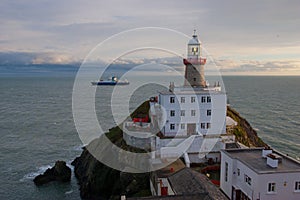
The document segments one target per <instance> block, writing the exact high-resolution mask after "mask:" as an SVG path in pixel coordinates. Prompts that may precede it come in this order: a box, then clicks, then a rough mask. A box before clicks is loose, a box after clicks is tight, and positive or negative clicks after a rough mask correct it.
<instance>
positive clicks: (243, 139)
mask: <svg viewBox="0 0 300 200" xmlns="http://www.w3.org/2000/svg"><path fill="white" fill-rule="evenodd" d="M227 116H229V117H231V118H232V119H234V120H235V121H236V122H237V123H238V125H237V126H236V127H234V129H233V130H232V133H233V134H234V135H235V136H236V139H237V141H238V142H240V143H242V144H244V145H246V146H248V147H267V146H268V145H267V144H266V143H264V142H263V141H262V140H261V139H260V138H259V137H258V135H257V132H256V131H255V130H254V129H253V128H252V127H251V125H250V124H249V122H248V121H247V120H246V119H245V118H243V117H241V116H240V114H239V113H238V112H237V111H236V110H234V109H233V108H231V107H229V106H228V107H227Z"/></svg>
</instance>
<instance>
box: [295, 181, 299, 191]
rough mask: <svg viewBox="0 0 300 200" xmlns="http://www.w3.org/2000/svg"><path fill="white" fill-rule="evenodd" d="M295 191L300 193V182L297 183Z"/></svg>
mask: <svg viewBox="0 0 300 200" xmlns="http://www.w3.org/2000/svg"><path fill="white" fill-rule="evenodd" d="M295 191H297V192H300V181H296V182H295Z"/></svg>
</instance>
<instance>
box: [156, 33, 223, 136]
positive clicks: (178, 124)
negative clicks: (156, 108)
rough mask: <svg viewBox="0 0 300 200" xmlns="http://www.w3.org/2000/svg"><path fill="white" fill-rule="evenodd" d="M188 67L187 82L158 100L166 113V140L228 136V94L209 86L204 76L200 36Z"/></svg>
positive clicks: (189, 51)
mask: <svg viewBox="0 0 300 200" xmlns="http://www.w3.org/2000/svg"><path fill="white" fill-rule="evenodd" d="M187 46H188V48H187V58H186V59H183V63H184V64H185V66H186V67H185V82H184V85H183V86H179V87H175V86H174V84H172V83H171V85H170V89H169V90H168V91H162V92H160V93H159V96H158V104H159V105H161V107H162V109H163V111H164V112H163V113H164V116H163V118H164V119H163V122H164V123H161V124H160V125H161V127H159V128H160V129H161V132H162V134H163V135H164V136H165V137H176V136H191V135H216V134H217V135H220V134H225V133H226V102H227V100H226V94H225V93H224V92H222V91H221V87H220V86H219V85H217V84H215V85H214V86H208V85H207V83H206V81H205V76H204V65H205V63H206V59H205V58H202V57H201V44H200V42H199V41H198V38H197V35H195V34H194V35H193V38H192V39H191V40H190V41H189V43H188V45H187Z"/></svg>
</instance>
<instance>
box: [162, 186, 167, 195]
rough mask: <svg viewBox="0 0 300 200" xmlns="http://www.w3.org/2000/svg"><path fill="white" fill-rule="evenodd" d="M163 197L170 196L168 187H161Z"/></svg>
mask: <svg viewBox="0 0 300 200" xmlns="http://www.w3.org/2000/svg"><path fill="white" fill-rule="evenodd" d="M161 196H168V187H161Z"/></svg>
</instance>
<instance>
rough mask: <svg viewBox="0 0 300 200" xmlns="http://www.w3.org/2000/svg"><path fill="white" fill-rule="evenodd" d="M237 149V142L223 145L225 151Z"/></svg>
mask: <svg viewBox="0 0 300 200" xmlns="http://www.w3.org/2000/svg"><path fill="white" fill-rule="evenodd" d="M238 148H240V146H239V145H238V143H237V142H231V143H226V144H225V149H238Z"/></svg>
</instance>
